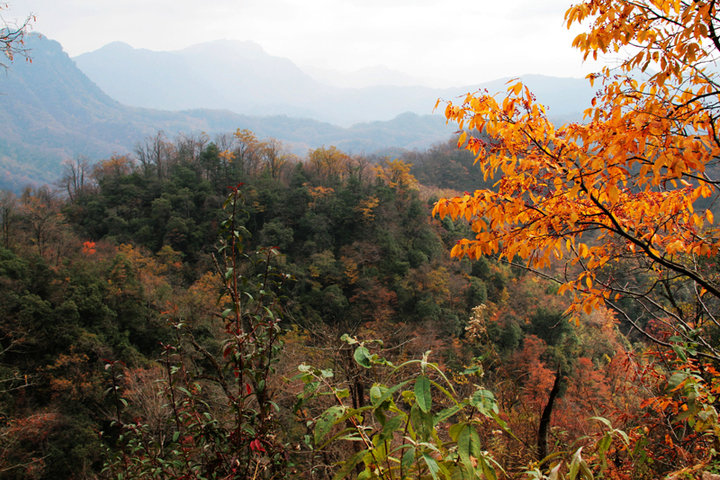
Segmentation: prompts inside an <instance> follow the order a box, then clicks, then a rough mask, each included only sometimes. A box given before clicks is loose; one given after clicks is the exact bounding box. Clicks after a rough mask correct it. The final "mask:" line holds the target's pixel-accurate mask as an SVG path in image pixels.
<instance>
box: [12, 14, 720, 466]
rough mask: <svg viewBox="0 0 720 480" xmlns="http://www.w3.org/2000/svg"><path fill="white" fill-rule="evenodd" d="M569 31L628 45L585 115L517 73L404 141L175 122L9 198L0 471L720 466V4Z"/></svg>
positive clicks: (94, 98) (54, 124)
mask: <svg viewBox="0 0 720 480" xmlns="http://www.w3.org/2000/svg"><path fill="white" fill-rule="evenodd" d="M6 8H7V7H6V6H5V5H3V4H0V11H2V10H4V9H6ZM31 19H32V17H29V18H28V20H26V22H25V23H24V24H23V23H21V24H20V25H18V26H16V27H15V30H12V29H5V30H0V47H2V48H3V50H2V51H3V53H4V55H5V57H4V58H7V59H8V61H11V60H12V58H13V55H14V54H18V55H21V54H23V53H24V52H23V50H22V47H23V43H22V41H23V36H24V33H25V30H26V28H27V26H28V22H30V21H31ZM0 21H2V19H1V18H0ZM565 22H566V24H567V26H568V27H573V25H579V26H580V27H582V28H583V29H584V32H583V33H580V34H579V35H578V36H577V37H576V38H575V40H574V42H573V46H574V47H576V48H578V49H580V51H581V52H582V53H583V54H584V57H585V58H594V59H596V58H598V57H599V56H603V55H608V54H613V53H619V52H621V53H622V55H626V57H624V58H623V59H621V60H619V61H618V64H617V67H616V68H614V69H611V68H609V67H605V68H602V69H601V70H600V71H599V72H598V73H596V74H593V75H591V76H590V78H589V79H590V80H591V81H593V82H597V83H598V84H601V85H600V86H599V88H600V90H599V92H598V94H597V95H596V96H595V98H593V100H592V101H591V102H590V105H589V106H588V108H587V110H586V111H585V122H584V123H572V122H571V123H567V124H563V125H559V126H558V125H555V124H554V123H553V121H551V120H550V117H549V115H550V114H549V113H548V112H547V109H546V108H545V107H544V106H543V105H541V104H538V103H537V98H536V97H535V95H534V94H533V93H532V91H531V90H530V88H528V87H527V86H526V85H524V84H523V82H522V81H520V80H513V81H511V82H508V84H507V85H506V86H505V87H504V88H505V95H503V96H499V95H495V94H493V93H492V92H488V91H484V90H483V91H478V92H476V93H470V94H467V95H466V96H464V97H462V98H460V99H459V100H456V101H455V100H451V101H447V102H444V103H443V101H442V100H438V103H437V105H438V106H440V105H442V110H443V111H444V115H445V118H446V119H447V122H448V123H449V124H451V125H457V128H458V132H457V138H453V139H451V140H450V141H448V142H447V143H442V144H437V145H435V146H433V147H431V148H429V149H428V150H426V151H415V152H412V153H408V152H405V151H402V150H399V152H400V155H399V158H394V157H385V156H382V155H375V156H362V155H350V154H348V153H346V152H344V151H343V149H342V148H338V147H337V146H329V144H328V145H325V146H323V147H320V148H312V149H309V150H307V152H306V153H305V152H301V153H302V156H300V155H298V151H297V149H295V150H294V153H293V150H291V149H289V148H288V147H287V146H286V145H284V144H283V143H282V142H281V141H279V140H277V139H275V138H270V137H266V136H264V134H263V135H258V134H256V133H253V132H252V131H250V130H246V129H237V130H236V131H235V132H234V133H231V134H220V135H217V136H215V137H213V140H212V141H211V140H210V138H211V137H210V136H208V135H206V134H198V135H192V134H187V135H179V136H177V137H174V138H173V137H172V136H168V135H167V134H165V133H163V132H161V131H160V132H157V133H154V134H153V135H152V136H150V137H147V138H146V139H145V140H144V141H142V142H141V143H139V144H137V145H136V148H135V149H134V153H133V154H132V155H125V154H115V155H104V156H103V158H102V160H100V161H98V162H94V163H90V162H89V161H87V160H85V159H84V158H83V157H81V156H76V157H74V159H73V160H72V161H66V162H65V163H64V164H63V169H64V170H63V172H62V178H60V179H59V180H58V181H57V182H55V183H54V185H53V186H52V187H51V186H37V185H30V186H27V187H26V188H24V189H20V188H17V187H18V186H17V185H14V190H15V191H14V192H13V191H9V190H5V191H1V192H0V319H1V321H0V479H2V480H4V479H13V480H14V479H47V480H50V479H53V480H55V479H115V480H128V479H140V480H144V479H151V478H160V479H168V480H169V479H188V480H190V479H192V480H201V479H202V480H205V479H253V480H255V479H265V480H270V479H272V480H275V479H286V478H289V479H293V478H298V479H310V480H320V479H333V480H341V479H345V478H355V479H358V480H380V479H382V480H405V479H413V480H430V479H432V480H440V479H443V480H456V479H463V480H464V479H475V480H495V479H504V478H508V479H516V478H517V479H520V478H522V479H528V480H530V479H533V480H580V479H582V480H594V479H615V480H621V479H647V480H650V479H664V480H680V479H701V480H713V479H716V478H718V477H720V473H719V472H720V458H719V453H718V452H719V451H720V420H719V419H718V406H719V405H718V398H720V371H719V368H720V366H719V364H720V346H718V345H719V343H718V342H719V340H720V320H719V317H718V311H719V310H720V270H719V269H718V264H717V258H718V254H720V227H718V226H717V221H716V214H717V213H718V211H719V210H718V207H717V205H718V204H720V180H718V179H717V172H718V170H719V169H720V135H718V133H717V132H718V125H717V122H718V119H719V118H720V113H719V112H720V82H718V81H717V79H716V74H715V72H714V69H713V68H712V67H708V66H712V65H716V64H717V62H718V61H720V38H719V37H718V36H717V33H716V31H717V29H718V28H720V20H718V11H717V5H716V4H715V2H712V1H704V0H698V1H693V2H683V1H674V2H670V1H666V0H637V1H634V2H618V1H617V0H585V1H583V2H580V3H578V4H576V5H573V6H571V7H570V8H569V9H568V10H567V12H566V16H565ZM473 46H475V45H473ZM58 52H60V51H59V49H57V48H56V49H55V54H54V55H50V56H51V57H53V58H54V59H55V60H58V61H60V63H58V64H54V63H52V62H49V63H47V64H46V66H48V65H66V66H67V63H63V61H64V60H67V58H66V56H64V54H62V53H61V52H60V53H59V54H58ZM51 53H52V52H51ZM40 60H42V57H38V61H40ZM73 75H75V76H74V77H73V78H75V79H76V80H77V81H78V82H80V83H83V84H84V85H85V86H86V87H87V89H85V91H86V93H87V92H90V93H91V95H90V98H89V99H88V98H85V100H89V101H90V103H87V102H84V103H83V105H85V107H88V108H87V109H83V108H81V109H80V110H75V111H76V112H82V111H84V112H85V113H86V114H87V115H88V116H89V118H85V120H84V121H85V123H83V124H84V125H95V124H98V123H101V122H100V121H101V119H102V118H106V117H95V116H93V115H95V114H96V113H97V111H98V110H103V109H104V111H105V112H106V113H107V112H116V113H122V112H126V111H127V110H126V109H125V108H124V107H121V106H119V105H118V104H115V103H114V102H112V101H110V100H108V99H107V98H106V97H104V96H103V95H102V94H101V92H99V90H97V89H94V87H93V86H92V85H91V84H89V82H87V81H86V79H84V77H82V76H78V75H77V72H75V73H74V74H73ZM64 78H69V77H64ZM53 81H56V83H58V84H59V86H61V87H62V88H60V89H59V90H58V89H57V88H54V89H49V90H48V91H45V92H43V95H45V96H43V97H42V98H40V99H39V100H38V101H37V102H35V103H28V105H30V106H31V107H37V109H35V110H33V108H30V109H29V111H28V112H25V113H24V114H23V115H19V114H18V115H17V116H16V117H14V118H12V116H11V118H9V119H7V122H5V123H6V126H7V127H8V128H6V130H7V131H8V132H9V133H8V135H10V137H8V138H11V137H12V135H15V134H18V135H19V133H18V132H19V130H17V129H14V128H12V127H15V126H16V125H15V124H18V125H20V124H22V123H23V121H25V120H28V119H29V118H30V117H32V113H33V112H42V111H44V110H43V108H44V107H45V106H46V104H50V105H51V106H53V105H54V106H55V107H58V108H56V109H55V111H56V113H57V115H51V117H52V119H54V120H53V121H50V120H48V121H46V122H45V125H46V126H45V127H43V128H45V130H43V129H42V128H40V129H35V130H33V129H32V128H25V129H24V130H22V133H23V135H30V137H29V138H31V139H32V142H31V144H32V145H34V146H36V147H37V148H40V149H43V148H45V147H53V143H52V140H51V139H53V138H55V139H57V138H59V137H58V136H54V135H51V132H52V131H53V130H63V129H64V128H65V127H67V126H68V125H69V124H70V123H72V122H73V121H75V120H76V119H74V116H73V114H72V113H71V111H72V108H71V107H73V103H74V102H75V101H76V100H78V98H80V97H78V96H73V95H72V94H71V93H72V91H73V88H72V86H70V85H62V81H61V76H58V77H57V78H56V79H54V80H53ZM16 86H17V87H18V88H20V89H22V87H23V86H22V85H19V84H18V85H16ZM62 92H65V93H67V94H63V93H62ZM93 92H94V93H93ZM11 100H12V99H11ZM93 102H95V103H94V106H92V104H93ZM11 103H12V102H11ZM138 112H140V114H141V113H142V111H140V110H138ZM5 113H6V115H7V112H5ZM145 113H147V114H148V115H149V113H148V112H145ZM41 116H42V115H41ZM212 116H213V114H210V117H212ZM80 117H83V115H80ZM83 118H84V117H83ZM52 119H51V120H52ZM63 119H64V121H63ZM395 121H397V122H400V123H413V122H417V126H418V128H420V127H421V126H422V125H423V124H424V123H423V122H421V121H418V117H416V116H412V115H410V116H401V117H399V118H398V119H396V120H395ZM271 123H272V122H271ZM392 124H393V122H390V123H385V124H382V125H378V124H368V125H359V126H356V127H354V129H359V130H360V131H362V130H363V129H365V128H367V129H370V130H375V131H378V132H380V133H381V134H382V136H384V137H385V138H387V139H389V140H388V141H389V142H391V143H392V138H393V135H395V133H396V132H393V131H390V132H388V131H387V130H386V129H387V128H388V126H391V125H392ZM27 125H31V123H28V124H27ZM273 127H274V128H281V127H282V126H281V125H280V124H277V123H275V124H273ZM128 128H129V130H128V131H130V130H132V126H129V127H128ZM312 133H313V132H312V131H308V132H305V134H306V135H308V136H311V134H312ZM298 135H303V133H302V132H300V133H298ZM402 135H406V134H401V136H402ZM43 142H45V143H43ZM4 152H5V151H4ZM10 153H12V152H10ZM15 153H17V152H15ZM8 158H10V156H9V155H8V154H6V155H5V156H4V157H3V158H1V159H0V161H2V162H7V159H8ZM17 158H19V157H17ZM8 165H9V164H8ZM11 173H12V172H9V171H8V172H6V176H8V177H9V176H11Z"/></svg>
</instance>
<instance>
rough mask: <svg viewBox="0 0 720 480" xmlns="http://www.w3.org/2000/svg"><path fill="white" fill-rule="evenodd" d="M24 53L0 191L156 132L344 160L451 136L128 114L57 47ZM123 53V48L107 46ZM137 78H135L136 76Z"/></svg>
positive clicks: (433, 129)
mask: <svg viewBox="0 0 720 480" xmlns="http://www.w3.org/2000/svg"><path fill="white" fill-rule="evenodd" d="M26 46H27V47H28V48H29V49H30V51H31V57H32V63H28V62H22V61H17V62H15V63H13V64H12V65H11V66H10V69H8V70H7V71H5V72H0V121H2V122H3V125H4V128H3V131H2V132H1V133H0V188H4V189H10V190H15V191H18V190H19V189H21V188H22V187H23V186H24V185H25V184H28V183H50V182H53V181H55V180H56V179H57V178H59V176H60V175H61V172H62V165H61V163H62V161H63V160H65V159H70V158H74V157H76V156H77V155H84V156H87V157H88V158H90V159H91V160H93V161H94V160H98V159H102V158H108V157H109V156H110V155H112V154H113V153H119V154H124V153H129V152H132V151H133V149H134V147H135V146H136V145H137V144H138V143H139V142H140V141H142V140H143V139H144V138H146V137H148V136H152V135H154V134H156V133H157V132H158V131H159V130H163V131H165V132H166V134H168V135H169V136H174V135H176V134H177V133H179V132H184V133H188V134H190V133H193V134H197V133H200V132H205V133H207V134H209V135H211V136H212V135H213V134H216V133H225V132H233V131H235V130H236V129H238V128H241V129H242V128H247V129H250V130H252V131H253V132H255V133H256V134H257V135H258V136H259V137H260V138H265V137H273V138H277V139H279V140H281V141H283V142H284V143H285V144H286V145H288V147H289V148H290V149H291V150H292V151H294V152H296V153H299V154H304V153H306V152H307V150H308V149H309V148H316V147H319V146H322V145H336V146H337V147H338V148H341V149H344V150H345V151H348V152H351V153H375V152H378V151H381V150H383V149H388V148H391V147H397V148H405V149H408V148H410V149H412V148H425V147H427V146H429V145H430V144H432V143H435V142H438V141H442V140H445V139H446V138H447V137H448V136H449V135H450V134H451V132H452V128H451V127H448V126H446V125H445V123H444V120H443V119H442V117H441V116H439V115H435V116H430V115H426V116H418V115H414V114H405V115H402V116H399V117H398V118H396V119H394V120H392V121H391V122H368V123H363V124H358V125H354V126H353V127H350V128H342V127H338V126H336V125H331V124H329V123H326V122H319V121H317V120H312V119H302V118H292V117H289V116H287V115H276V116H264V117H259V116H250V115H240V114H237V113H233V112H230V111H227V110H211V109H207V108H204V109H195V110H187V111H179V112H170V111H162V110H155V109H148V108H137V107H128V106H126V105H123V104H122V103H120V102H118V101H116V100H114V99H112V98H111V97H109V96H108V95H106V94H105V93H104V92H103V91H102V90H101V89H100V88H98V86H97V85H96V84H95V83H93V82H92V81H91V80H90V79H88V78H87V77H86V76H85V75H84V74H83V73H82V72H81V71H80V70H79V69H78V68H77V66H76V65H75V63H74V62H73V61H72V60H71V59H70V58H69V57H68V55H67V54H66V53H65V52H64V51H63V50H62V47H61V45H60V44H59V43H58V42H55V41H53V40H49V39H47V38H44V37H41V36H39V35H36V34H33V35H31V36H29V37H28V38H27V42H26ZM110 48H112V49H120V50H122V49H123V48H124V47H123V46H122V45H119V44H116V45H112V46H111V47H110ZM136 72H138V73H140V72H139V71H136Z"/></svg>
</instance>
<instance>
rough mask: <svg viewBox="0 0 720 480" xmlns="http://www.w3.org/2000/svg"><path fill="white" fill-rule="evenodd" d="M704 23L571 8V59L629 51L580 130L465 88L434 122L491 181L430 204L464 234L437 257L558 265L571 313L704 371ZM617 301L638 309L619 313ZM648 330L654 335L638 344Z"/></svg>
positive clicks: (712, 269) (521, 98)
mask: <svg viewBox="0 0 720 480" xmlns="http://www.w3.org/2000/svg"><path fill="white" fill-rule="evenodd" d="M717 14H718V12H717V5H716V2H715V1H692V2H690V1H662V0H640V1H637V2H625V1H617V0H587V1H584V2H580V3H578V4H577V5H575V6H573V7H571V8H570V9H569V10H568V11H567V13H566V15H565V18H566V21H567V24H568V26H571V25H573V24H576V23H577V24H582V25H589V30H588V31H587V32H586V33H582V34H580V35H578V36H577V38H576V39H575V41H574V46H576V47H577V48H579V49H580V50H581V51H582V52H583V53H584V56H585V58H587V57H593V58H597V57H598V55H605V54H610V53H614V52H625V51H627V52H630V53H629V56H627V57H626V58H625V59H624V61H623V62H622V64H621V65H620V66H619V67H618V68H617V69H616V70H610V69H609V68H607V67H606V68H604V69H603V70H602V71H601V72H600V73H598V74H596V75H591V76H590V80H591V81H594V82H599V83H600V84H602V92H601V93H599V94H598V96H597V97H596V98H594V99H593V101H592V104H591V106H590V107H589V108H588V109H587V110H586V111H585V122H584V123H570V124H566V125H562V126H556V125H553V124H552V123H551V122H550V121H549V120H548V118H547V116H546V111H545V107H543V106H542V105H540V104H537V103H536V102H535V100H534V97H533V95H532V94H531V92H530V91H529V89H528V88H527V87H525V86H524V85H522V83H520V82H510V83H511V84H510V85H509V88H508V90H507V96H506V97H505V98H503V99H502V100H500V99H498V98H496V97H495V96H493V95H491V94H489V93H488V92H480V93H478V94H469V95H468V96H467V97H466V98H465V99H464V101H463V102H462V104H459V105H457V104H454V103H452V102H448V104H447V106H446V109H445V115H446V117H447V119H448V120H449V121H453V122H457V123H458V125H459V127H460V128H461V129H463V128H465V129H467V130H468V131H467V132H464V133H462V134H461V135H460V138H459V141H458V144H459V145H464V146H465V148H466V149H468V150H470V151H472V152H473V153H474V154H475V156H476V162H477V163H478V164H479V166H480V168H481V169H482V171H483V173H484V174H485V176H486V177H487V178H494V179H495V180H496V181H497V182H496V183H495V186H494V188H492V189H484V190H477V191H475V192H474V193H467V194H465V195H463V196H460V197H456V198H452V199H443V200H441V201H439V202H438V203H437V204H436V205H435V209H434V213H436V214H440V216H443V217H444V216H450V217H452V218H453V219H456V218H458V217H462V218H464V219H466V220H468V221H469V222H470V223H471V225H472V228H473V231H474V233H475V238H472V239H463V240H461V241H460V242H459V243H458V244H457V245H456V246H455V247H454V249H453V251H452V254H453V255H454V256H458V257H461V256H469V257H470V258H478V257H479V256H481V255H486V254H499V255H500V256H501V257H502V258H505V259H507V260H509V261H514V260H515V259H518V258H519V259H522V260H523V261H524V262H525V263H526V265H528V266H529V267H530V268H534V269H544V268H548V267H551V266H552V265H555V264H557V263H558V262H569V265H571V266H572V267H573V268H567V269H566V270H565V274H564V277H562V278H559V281H560V282H561V283H562V285H561V287H560V292H561V293H562V292H565V291H570V292H571V293H572V295H573V298H574V302H573V304H572V306H571V307H570V313H571V314H572V315H573V316H575V317H576V318H579V317H580V316H581V314H583V312H584V313H590V312H591V311H592V310H593V309H596V308H600V307H603V306H608V307H610V308H613V309H615V310H617V311H619V312H620V314H621V316H622V317H623V319H624V320H626V321H627V322H630V323H631V324H632V325H633V326H634V327H636V328H638V329H639V330H640V331H642V332H644V334H645V336H646V337H649V338H652V340H654V341H655V342H659V343H663V344H665V345H669V344H670V343H673V342H676V341H677V342H687V343H692V344H693V345H697V348H698V350H697V352H698V355H701V356H704V357H706V358H711V359H714V360H720V350H719V349H718V347H717V345H715V344H713V342H712V341H711V340H710V331H711V330H714V329H716V328H717V327H718V326H720V324H718V320H717V319H716V316H715V313H714V312H716V311H717V306H718V302H719V301H720V276H718V269H717V268H716V265H715V263H714V262H715V260H714V258H715V257H716V256H717V254H718V249H719V248H720V230H718V228H717V227H716V226H715V225H714V214H713V212H714V211H715V209H714V204H715V201H716V199H717V197H718V193H719V190H718V186H720V183H719V182H720V180H719V179H718V173H720V170H719V169H718V158H719V155H720V136H718V131H717V121H718V118H719V117H720V83H719V81H718V77H717V75H716V73H715V72H714V71H713V67H712V66H713V65H714V62H715V61H716V60H717V59H718V54H720V39H719V38H718V36H717V35H716V28H717V27H718V17H717ZM651 72H654V73H651ZM478 131H479V132H482V134H483V135H482V137H481V136H480V135H476V134H474V133H473V132H478ZM619 265H622V267H621V268H619V267H618V266H619ZM623 299H632V300H633V302H634V305H639V306H640V307H639V308H638V309H637V310H636V312H635V314H633V315H631V314H629V312H628V311H627V308H626V306H627V304H624V303H623ZM650 319H652V320H655V321H658V322H661V323H664V324H666V325H667V326H668V327H669V330H670V334H669V335H667V336H665V337H660V336H652V334H651V333H650V332H649V331H648V329H646V328H644V327H645V325H646V322H647V321H649V320H650ZM669 337H677V338H674V340H672V341H671V340H669Z"/></svg>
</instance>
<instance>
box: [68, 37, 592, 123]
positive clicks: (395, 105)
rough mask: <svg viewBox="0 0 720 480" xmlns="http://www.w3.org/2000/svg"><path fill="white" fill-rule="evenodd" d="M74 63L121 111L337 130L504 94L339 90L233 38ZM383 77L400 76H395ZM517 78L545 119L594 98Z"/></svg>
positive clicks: (570, 115) (112, 51) (552, 82)
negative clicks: (287, 121)
mask: <svg viewBox="0 0 720 480" xmlns="http://www.w3.org/2000/svg"><path fill="white" fill-rule="evenodd" d="M74 60H75V62H76V64H77V65H78V68H80V69H81V70H82V71H83V72H84V73H85V74H86V75H87V76H88V77H89V78H90V79H91V80H93V81H94V82H95V83H96V84H97V85H98V86H99V87H100V88H101V89H102V90H103V91H105V92H106V93H108V94H109V95H110V96H111V97H113V98H115V99H116V100H118V101H120V102H122V103H125V104H127V105H132V106H139V107H147V108H160V109H166V110H182V109H192V108H222V109H227V110H231V111H234V112H238V113H244V114H250V115H274V114H285V115H291V116H303V117H308V118H313V119H316V120H319V121H325V122H331V123H334V124H338V125H343V126H350V125H353V124H355V123H358V122H368V121H377V120H390V119H392V118H394V117H396V116H397V115H399V114H401V113H404V112H413V113H416V114H419V115H426V114H430V113H431V112H432V107H433V105H434V104H435V100H436V99H438V98H444V99H454V98H456V97H458V96H461V95H464V94H466V93H468V92H472V91H476V90H478V89H481V88H487V89H488V90H489V91H490V92H492V93H494V92H504V91H505V89H506V86H505V85H504V83H505V82H506V81H507V80H508V79H500V80H496V81H492V82H487V83H484V84H476V85H466V86H461V87H456V88H445V89H436V88H430V87H424V86H417V85H416V86H407V85H383V84H382V83H381V72H382V71H383V70H382V68H379V67H376V68H375V69H374V71H375V72H376V73H375V75H376V77H375V78H377V81H378V85H375V86H371V87H363V88H340V87H335V86H329V85H326V84H324V83H322V82H320V81H318V80H316V79H315V78H314V77H313V76H311V75H310V74H308V73H306V72H304V71H303V70H302V69H301V68H300V67H298V66H296V65H295V64H294V63H292V62H291V61H290V60H288V59H285V58H280V57H275V56H272V55H269V54H267V53H266V52H265V51H264V50H263V49H262V47H261V46H259V45H257V44H255V43H252V42H241V41H233V40H216V41H212V42H206V43H201V44H197V45H193V46H191V47H188V48H185V49H183V50H177V51H165V52H161V51H150V50H145V49H135V48H133V47H131V46H129V45H127V44H118V43H113V44H110V45H106V46H105V47H102V48H100V49H98V50H95V51H93V52H89V53H85V54H82V55H79V56H77V57H74ZM385 71H386V72H388V74H389V75H393V77H394V78H399V77H398V75H399V73H398V72H391V71H390V70H389V69H386V70H385ZM522 79H523V81H525V82H526V84H527V85H528V86H529V87H530V88H531V90H533V92H534V93H535V95H536V96H537V97H538V99H539V101H541V102H542V103H544V104H546V105H549V106H550V115H551V116H554V117H555V118H558V119H561V120H566V119H576V118H579V117H580V112H582V111H583V109H584V108H585V107H586V106H587V105H588V104H589V102H590V99H591V98H592V96H593V94H594V91H593V89H592V87H590V85H589V83H588V82H587V80H585V79H577V78H554V77H546V76H542V75H524V76H522ZM405 80H406V82H407V81H408V80H407V79H405Z"/></svg>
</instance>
